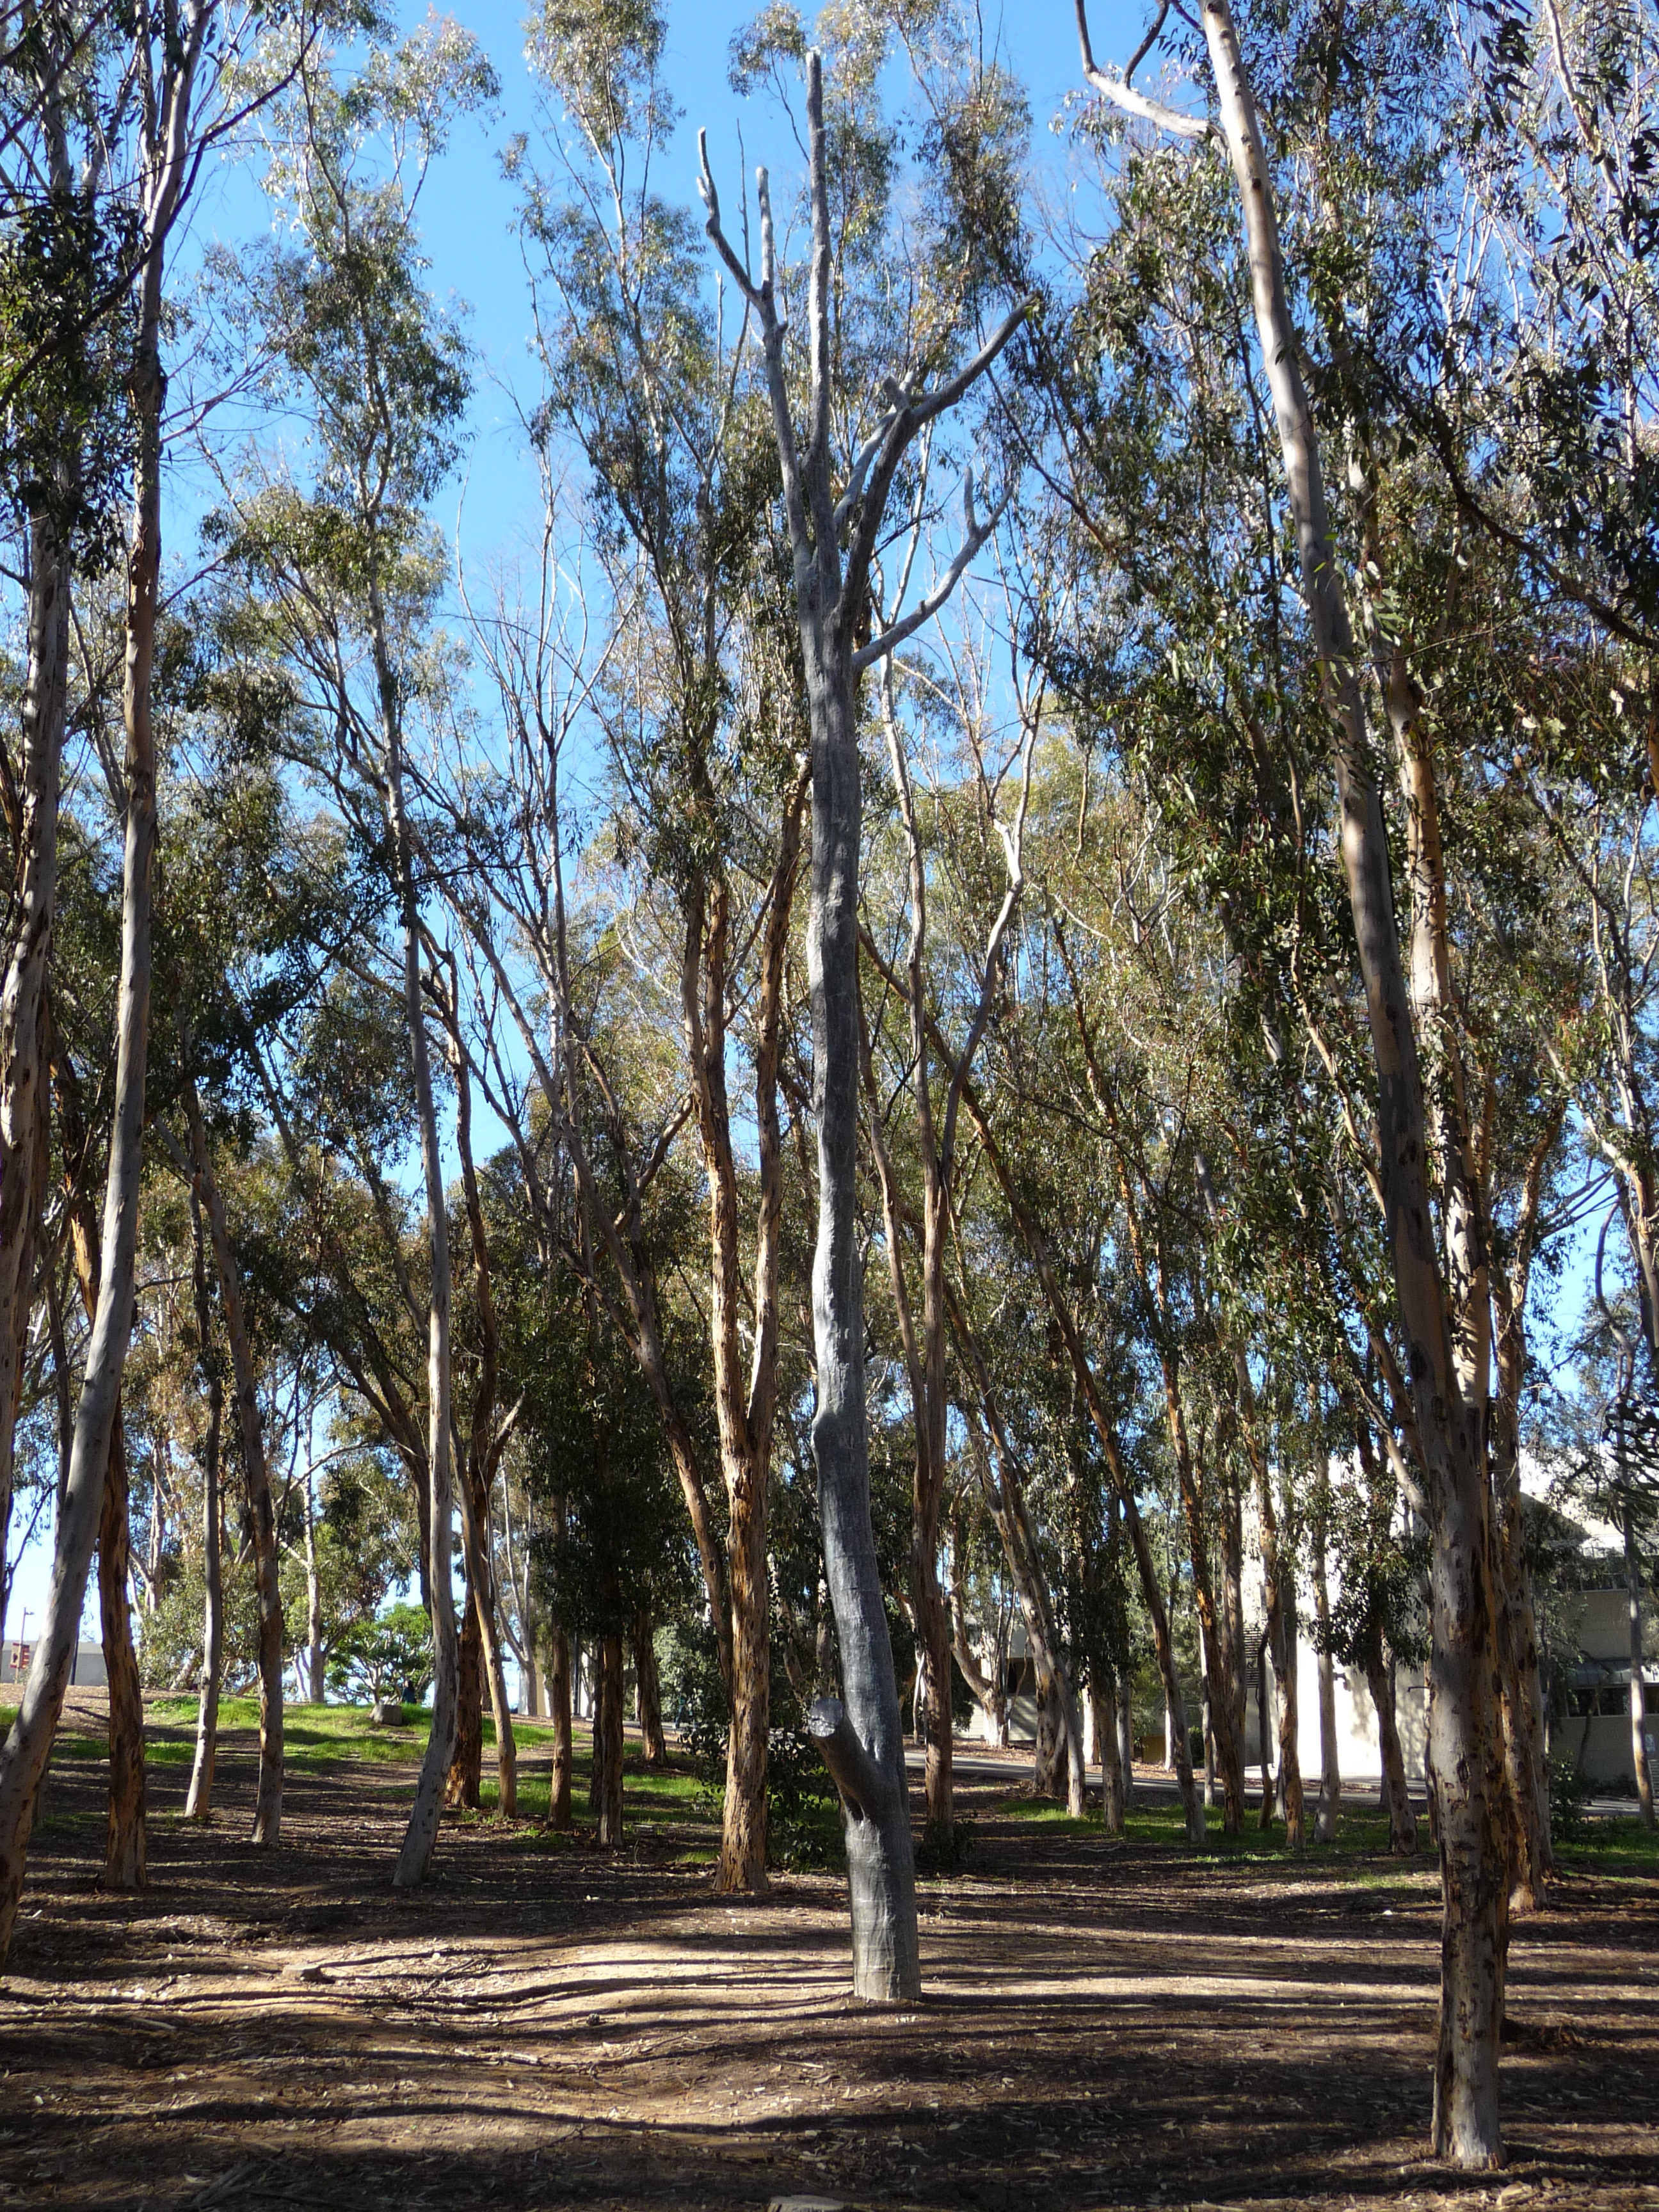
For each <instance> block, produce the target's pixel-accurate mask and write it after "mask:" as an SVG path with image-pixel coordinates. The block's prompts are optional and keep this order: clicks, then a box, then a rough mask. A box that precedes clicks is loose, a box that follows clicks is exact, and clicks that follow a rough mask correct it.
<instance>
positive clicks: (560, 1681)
mask: <svg viewBox="0 0 1659 2212" xmlns="http://www.w3.org/2000/svg"><path fill="white" fill-rule="evenodd" d="M547 1711H548V1717H549V1719H550V1721H551V1722H552V1723H553V1767H552V1771H551V1773H550V1776H549V1778H548V1785H547V1817H548V1819H549V1820H550V1822H551V1824H552V1825H553V1826H554V1827H556V1828H558V1829H565V1828H568V1826H570V1788H571V1782H572V1778H573V1777H574V1771H575V1747H574V1745H573V1743H572V1742H571V1737H570V1638H569V1637H568V1634H567V1633H566V1632H565V1631H564V1630H563V1629H562V1628H560V1627H558V1626H555V1628H554V1629H553V1632H552V1633H551V1634H550V1636H549V1638H548V1639H547Z"/></svg>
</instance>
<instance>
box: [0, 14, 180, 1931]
mask: <svg viewBox="0 0 1659 2212" xmlns="http://www.w3.org/2000/svg"><path fill="white" fill-rule="evenodd" d="M205 27H206V18H205V16H204V15H203V14H201V13H200V11H199V10H198V11H193V12H192V15H191V18H190V21H189V27H188V31H187V33H186V37H185V41H184V43H183V45H182V46H181V48H180V50H179V52H178V53H177V54H176V55H171V56H169V58H168V71H167V92H166V97H165V100H164V103H163V105H164V108H165V111H166V112H167V114H168V115H169V116H170V117H172V118H174V120H175V122H177V120H178V118H179V106H178V103H179V100H181V99H182V101H183V109H184V112H185V113H187V112H188V104H189V97H190V88H191V79H192V77H193V73H194V66H195V61H196V58H197V56H198V55H199V53H200V51H201V40H202V38H203V35H204V31H205ZM180 128H182V126H181V125H180ZM184 135H187V134H184ZM183 160H184V157H183V155H182V153H180V154H179V155H178V156H177V158H176V159H175V158H174V156H173V149H172V148H171V146H170V147H169V149H168V155H167V159H165V160H163V161H161V164H160V167H159V168H158V169H157V170H156V171H155V172H154V173H152V174H151V175H150V176H149V178H148V179H147V180H146V201H147V204H146V208H145V235H146V241H147V244H148V246H149V258H148V262H147V264H146V268H145V274H144V277H143V283H142V287H141V307H140V313H139V326H138V335H137V345H136V349H135V356H134V362H133V371H132V380H131V389H132V397H133V408H134V414H135V416H136V421H137V453H136V459H135V467H134V479H133V493H134V501H133V504H134V519H133V532H132V540H131V549H130V551H129V555H128V561H127V598H126V652H125V667H124V671H123V679H122V706H123V713H124V719H125V726H126V757H125V784H126V793H127V808H126V836H125V849H124V852H123V855H122V868H121V974H120V985H119V991H118V1000H117V1014H116V1066H115V1111H114V1118H113V1123H112V1128H111V1132H110V1146H109V1161H108V1166H107V1169H106V1176H105V1185H104V1220H103V1232H102V1254H101V1265H100V1281H99V1288H98V1303H97V1310H96V1313H95V1315H94V1320H93V1325H92V1335H91V1339H90V1341H89V1342H88V1347H87V1364H86V1371H85V1375H84V1376H83V1378H82V1385H81V1397H80V1401H79V1404H78V1406H77V1407H76V1417H75V1448H74V1451H73V1453H72V1455H71V1458H70V1477H69V1482H68V1486H67V1487H66V1489H65V1492H64V1503H63V1507H62V1510H61V1511H60V1512H59V1514H58V1537H57V1543H56V1547H55V1549H54V1553H53V1559H52V1583H51V1589H50V1591H49V1594H48V1596H47V1599H46V1614H45V1618H44V1620H43V1621H42V1623H41V1631H40V1637H39V1638H38V1639H37V1641H36V1643H35V1646H34V1656H33V1660H32V1662H31V1663H30V1667H29V1674H28V1680H27V1683H26V1684H25V1686H24V1689H23V1696H22V1702H21V1705H20V1706H19V1708H18V1713H17V1717H16V1719H15V1721H14V1722H13V1723H12V1727H11V1732H10V1734H9V1736H8V1737H7V1739H6V1743H5V1747H4V1749H3V1750H0V1965H3V1963H4V1960H5V1956H6V1953H7V1951H8V1949H9V1946H10V1942H11V1932H12V1929H13V1927H14V1925H15V1922H16V1917H17V1907H18V1901H19V1899H20V1898H21V1894H22V1887H23V1868H24V1862H25V1858H26V1856H27V1850H28V1838H29V1830H30V1827H31V1826H32V1824H33V1818H34V1807H35V1800H36V1796H37V1794H38V1792H39V1790H40V1783H41V1780H42V1778H43V1777H44V1775H45V1773H46V1761H47V1759H48V1758H49V1756H50V1754H51V1751H52V1738H53V1737H54V1736H55V1735H56V1734H57V1731H58V1718H59V1716H60V1715H61V1713H62V1711H63V1706H64V1691H65V1689H66V1688H67V1686H68V1684H69V1676H70V1666H71V1664H72V1662H73V1660H74V1657H75V1646H76V1637H77V1634H78V1632H79V1627H80V1620H81V1607H82V1601H83V1600H84V1598H85V1595H86V1583H87V1571H88V1567H89V1566H90V1565H91V1561H92V1547H93V1544H94V1541H95V1539H96V1536H97V1534H98V1526H99V1521H100V1516H101V1513H102V1510H103V1504H104V1493H105V1488H106V1478H107V1474H108V1470H109V1460H110V1454H111V1451H112V1449H114V1439H115V1436H116V1433H117V1430H118V1425H119V1421H120V1391H121V1374H122V1370H123V1368H124V1367H125V1364H126V1354H127V1342H128V1339H129V1337H130V1335H131V1327H132V1297H133V1275H134V1258H135V1254H136V1250H137V1233H138V1205H139V1187H140V1182H141V1180H142V1176H143V1127H144V1062H145V1054H146V1048H147V1045H148V1042H149V975H150V862H151V858H152V855H153V853H154V850H155V732H154V726H153V724H152V721H151V716H150V671H151V663H152V659H153V654H154V649H155V612H156V594H157V590H158V587H159V584H160V577H161V398H162V391H163V382H164V380H163V378H162V374H161V356H160V347H159V337H160V329H161V295H160V288H161V241H162V239H163V238H164V237H165V235H166V231H167V226H168V224H169V223H170V222H171V218H172V213H173V209H174V208H175V207H176V205H177V204H178V197H179V191H180V190H181V189H182V186H183V183H184V173H183ZM9 1352H10V1347H9V1346H4V1347H3V1348H0V1366H3V1365H5V1364H7V1361H8V1359H9Z"/></svg>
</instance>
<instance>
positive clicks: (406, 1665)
mask: <svg viewBox="0 0 1659 2212" xmlns="http://www.w3.org/2000/svg"><path fill="white" fill-rule="evenodd" d="M328 1682H329V1687H330V1688H331V1690H334V1691H335V1692H350V1693H351V1694H352V1695H353V1696H354V1697H356V1698H357V1699H364V1698H368V1699H373V1700H374V1701H375V1702H376V1703H377V1704H378V1703H380V1702H381V1701H382V1700H386V1701H390V1702H393V1703H398V1704H402V1705H420V1704H421V1703H422V1701H423V1700H424V1699H425V1697H426V1693H427V1692H428V1690H429V1689H430V1688H431V1686H432V1624H431V1622H430V1621H429V1620H428V1619H427V1617H426V1614H425V1613H423V1612H422V1609H421V1607H419V1606H417V1605H406V1604H400V1605H394V1606H391V1607H388V1608H387V1609H386V1612H385V1613H381V1614H380V1615H379V1616H378V1617H377V1618H376V1619H374V1620H364V1621H359V1622H358V1623H356V1626H354V1627H352V1628H351V1629H349V1631H348V1632H347V1633H346V1634H345V1635H344V1636H343V1638H341V1639H340V1644H339V1647H338V1649H337V1651H336V1652H335V1654H334V1656H333V1658H332V1660H331V1662H330V1665H329V1670H328Z"/></svg>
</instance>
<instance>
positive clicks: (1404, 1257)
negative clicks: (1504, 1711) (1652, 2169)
mask: <svg viewBox="0 0 1659 2212" xmlns="http://www.w3.org/2000/svg"><path fill="white" fill-rule="evenodd" d="M1203 24H1204V34H1205V40H1206V45H1207V46H1208V49H1209V55H1210V61H1211V66H1212V70H1213V72H1214V76H1215V82H1216V92H1217V97H1218V101H1219V104H1220V109H1221V116H1222V123H1223V127H1224V131H1225V137H1226V142H1227V148H1228V151H1229V154H1230V155H1231V160H1232V165H1233V170H1234V174H1235V176H1236V178H1237V184H1238V188H1239V195H1240V198H1241V201H1242V203H1243V218H1244V229H1245V238H1246V244H1247V247H1248V252H1249V264H1250V278H1251V287H1252V292H1253V296H1254V305H1255V320H1256V327H1257V331H1258V334H1259V337H1260V340H1261V356H1262V363H1263V367H1264V369H1265V372H1266V374H1267V382H1268V386H1269V389H1270V391H1271V393H1272V397H1273V410H1274V416H1275V418H1276V422H1277V425H1278V430H1279V446H1280V450H1281V453H1282V455H1283V459H1284V463H1285V476H1286V479H1287V485H1288V489H1289V493H1290V503H1291V513H1292V515H1293V517H1294V520H1295V524H1296V530H1297V544H1298V552H1299V556H1300V564H1301V572H1302V586H1303V595H1304V601H1305V603H1306V605H1307V608H1308V612H1309V617H1310V623H1311V627H1312V630H1313V637H1314V644H1315V648H1316V653H1317V655H1318V660H1319V667H1320V674H1321V678H1322V684H1323V688H1324V693H1325V698H1326V702H1327V706H1328V710H1329V713H1330V715H1331V719H1332V722H1333V725H1334V732H1335V737H1336V745H1335V754H1336V770H1337V784H1338V790H1339V794H1340V805H1341V823H1342V854H1343V861H1344V866H1345V868H1346V874H1347V878H1348V890H1349V899H1350V904H1351V906H1352V914H1353V923H1354V933H1355V937H1356V940H1357V943H1358V951H1359V963H1360V970H1361V975H1362V977H1363V980H1364V988H1365V996H1366V1014H1367V1022H1368V1026H1369V1029H1370V1037H1371V1046H1372V1054H1373V1058H1374V1060H1375V1063H1376V1083H1377V1139H1378V1146H1377V1150H1378V1162H1379V1167H1380V1172H1381V1179H1382V1183H1383V1200H1384V1212H1385V1227H1386V1231H1387V1236H1388V1242H1389V1249H1390V1255H1391V1258H1392V1260H1393V1263H1394V1271H1395V1292H1396V1299H1397V1304H1398V1310H1399V1318H1400V1323H1401V1334H1402V1335H1403V1337H1404V1340H1405V1344H1406V1352H1407V1360H1406V1364H1407V1372H1408V1375H1409V1377H1410V1383H1411V1389H1412V1396H1413V1407H1414V1410H1415V1413H1416V1419H1417V1426H1418V1433H1419V1438H1420V1440H1421V1443H1422V1445H1423V1449H1424V1454H1425V1478H1426V1480H1425V1489H1426V1492H1427V1502H1428V1521H1429V1533H1430V1541H1431V1559H1430V1571H1429V1589H1430V1607H1429V1611H1430V1626H1431V1663H1430V1693H1429V1775H1430V1788H1431V1791H1432V1792H1433V1802H1434V1809H1435V1821H1434V1827H1435V1833H1436V1836H1437V1839H1438V1842H1439V1845H1440V1865H1441V1891H1442V1944H1441V2002H1440V2024H1439V2032H1438V2036H1437V2050H1436V2058H1435V2074H1434V2081H1435V2099H1434V2121H1433V2128H1432V2139H1433V2143H1434V2148H1435V2149H1436V2150H1437V2152H1438V2153H1440V2154H1443V2155H1447V2156H1449V2157H1450V2158H1451V2159H1452V2160H1454V2162H1455V2163H1456V2164H1457V2165H1459V2166H1465V2167H1484V2166H1495V2165H1497V2164H1498V2163H1500V2162H1501V2160H1502V2158H1503V2136H1502V2130H1501V2127H1500V2124H1499V2120H1498V2036H1499V2030H1500V2027H1501V2022H1502V2018H1503V2002H1504V1957H1505V1953H1506V1949H1507V1944H1508V1932H1509V1930H1508V1902H1509V1882H1508V1853H1507V1850H1505V1848H1504V1835H1503V1832H1502V1826H1501V1822H1500V1820H1499V1818H1498V1808H1499V1802H1500V1799H1501V1788H1502V1775H1501V1766H1500V1765H1499V1764H1498V1758H1497V1756H1496V1750H1497V1730H1496V1726H1495V1713H1494V1711H1493V1704H1494V1700H1493V1695H1492V1678H1493V1673H1494V1667H1493V1657H1494V1653H1493V1598H1492V1583H1491V1576H1490V1572H1489V1565H1488V1558H1489V1548H1488V1547H1489V1534H1490V1531H1489V1527H1488V1517H1489V1516H1488V1511H1487V1483H1486V1464H1485V1456H1484V1427H1485V1408H1484V1405H1483V1404H1476V1403H1474V1402H1469V1401H1466V1399H1465V1395H1464V1392H1463V1389H1462V1387H1461V1382H1460V1377H1459V1374H1458V1371H1457V1366H1456V1362H1455V1358H1454V1354H1453V1346H1452V1336H1451V1321H1450V1316H1449V1310H1448V1304H1447V1297H1446V1291H1445V1286H1444V1284H1443V1280H1442V1278H1441V1275H1440V1273H1439V1261H1438V1255H1437V1247H1436V1238H1435V1227H1434V1215H1433V1211H1432V1208H1431V1201H1430V1195H1429V1188H1428V1165H1429V1160H1428V1155H1429V1130H1428V1123H1427V1116H1426V1114H1425V1103H1424V1096H1423V1087H1422V1079H1421V1073H1420V1070H1419V1064H1418V1047H1417V1037H1416V1030H1415V1027H1414V1024H1413V1010H1412V1001H1411V998H1410V996H1409V994H1408V993H1407V987H1406V980H1405V974H1404V969H1403V967H1402V963H1401V950H1400V938H1399V933H1398V930H1397V927H1396V924H1395V908H1394V895H1393V885H1392V880H1391V861H1390V856H1389V842H1388V836H1387V831H1386V829H1385V825H1384V823H1383V808H1382V797H1381V793H1380V791H1379V788H1378V786H1377V781H1376V775H1375V773H1374V770H1373V768H1372V764H1371V757H1370V744H1369V742H1368V735H1367V731H1366V714H1365V706H1364V697H1363V695H1362V693H1361V691H1360V688H1359V683H1358V675H1357V672H1356V668H1355V653H1354V643H1353V635H1352V628H1351V625H1350V623H1349V620H1348V614H1347V609H1346V605H1345V603H1344V600H1343V597H1342V584H1341V578H1342V575H1343V574H1344V573H1345V569H1344V564H1343V563H1342V562H1341V561H1340V558H1339V556H1338V553H1337V549H1336V545H1335V543H1334V538H1333V537H1332V534H1331V529H1330V525H1329V520H1328V515H1327V512H1326V507H1325V493H1324V484H1323V479H1322V471H1321V465H1320V455H1319V446H1318V438H1317V434H1316V427H1315V423H1314V419H1313V413H1312V410H1311V408H1310V405H1309V403H1308V398H1307V392H1306V390H1305V388H1304V384H1303V380H1302V373H1301V368H1300V356H1299V352H1298V347H1297V334H1296V331H1295V328H1294V325H1292V323H1291V314H1290V309H1289V306H1288V302H1287V299H1286V294H1285V266H1284V258H1283V254H1282V252H1281V250H1280V246H1279V229H1278V222H1277V218H1276V216H1275V213H1274V209H1273V190H1272V183H1271V179H1270V177H1269V174H1268V170H1267V160H1266V157H1265V155H1264V154H1263V151H1262V146H1261V131H1260V128H1259V126H1258V124H1257V120H1256V114H1255V101H1254V99H1253V97H1252V94H1251V90H1250V86H1249V78H1248V76H1247V74H1246V71H1245V67H1244V61H1243V53H1242V52H1241V50H1240V46H1239V41H1238V33H1237V27H1236V26H1235V24H1234V21H1233V17H1232V14H1231V9H1230V8H1229V7H1228V5H1227V0H1203ZM1482 1380H1483V1382H1484V1377H1483V1378H1482Z"/></svg>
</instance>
